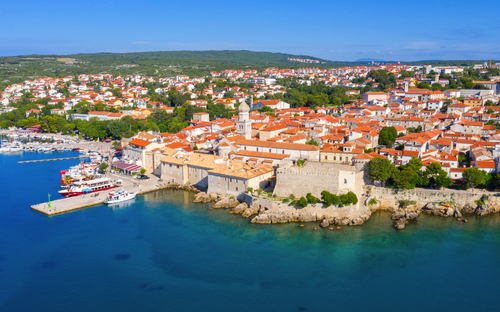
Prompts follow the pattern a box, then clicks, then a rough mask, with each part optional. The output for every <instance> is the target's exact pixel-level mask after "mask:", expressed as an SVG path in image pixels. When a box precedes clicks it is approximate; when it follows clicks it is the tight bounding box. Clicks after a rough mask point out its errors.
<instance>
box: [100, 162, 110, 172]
mask: <svg viewBox="0 0 500 312" xmlns="http://www.w3.org/2000/svg"><path fill="white" fill-rule="evenodd" d="M108 167H109V166H108V164H107V163H105V162H103V163H101V165H99V170H101V172H106V169H108Z"/></svg>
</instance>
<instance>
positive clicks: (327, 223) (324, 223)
mask: <svg viewBox="0 0 500 312" xmlns="http://www.w3.org/2000/svg"><path fill="white" fill-rule="evenodd" d="M319 226H321V227H323V228H326V227H329V226H330V222H329V221H328V220H327V219H323V221H321V222H320V224H319Z"/></svg>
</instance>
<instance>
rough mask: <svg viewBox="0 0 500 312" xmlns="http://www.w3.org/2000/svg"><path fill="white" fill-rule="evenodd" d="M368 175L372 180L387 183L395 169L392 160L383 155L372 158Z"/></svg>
mask: <svg viewBox="0 0 500 312" xmlns="http://www.w3.org/2000/svg"><path fill="white" fill-rule="evenodd" d="M367 171H368V176H369V177H370V180H372V181H380V182H381V183H382V184H385V181H387V179H389V178H390V177H391V175H392V173H393V171H394V166H393V165H392V163H391V161H390V160H389V159H387V158H383V157H375V158H372V159H371V160H370V162H369V163H368V167H367Z"/></svg>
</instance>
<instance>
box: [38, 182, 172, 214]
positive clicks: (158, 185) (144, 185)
mask: <svg viewBox="0 0 500 312" xmlns="http://www.w3.org/2000/svg"><path fill="white" fill-rule="evenodd" d="M148 176H149V177H150V178H149V179H147V180H139V179H134V178H131V177H128V176H121V175H118V174H107V175H106V177H108V178H110V179H113V180H118V179H121V180H123V182H122V185H121V186H119V187H117V188H116V190H120V189H121V188H122V187H123V189H124V190H126V191H129V192H137V195H140V194H145V193H149V192H153V191H157V190H161V189H164V188H168V184H167V183H165V182H159V181H158V177H155V176H153V175H148ZM134 184H136V186H134ZM137 184H138V185H137ZM112 191H114V190H113V189H111V190H106V191H101V192H95V193H90V194H86V195H83V196H74V197H68V198H62V199H57V200H51V201H50V207H49V203H48V202H45V203H40V204H36V205H33V206H31V209H32V210H35V211H37V212H40V213H42V214H44V215H47V216H54V215H58V214H62V213H66V212H70V211H75V210H79V209H83V208H88V207H92V206H97V205H101V204H102V203H103V201H104V199H106V196H107V194H108V193H109V192H112ZM96 194H97V196H96ZM56 196H61V195H59V194H58V195H56Z"/></svg>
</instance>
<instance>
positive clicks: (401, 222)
mask: <svg viewBox="0 0 500 312" xmlns="http://www.w3.org/2000/svg"><path fill="white" fill-rule="evenodd" d="M406 223H408V221H406V219H405V218H401V219H398V220H396V222H395V223H394V227H395V228H396V229H398V230H402V229H404V228H405V226H406Z"/></svg>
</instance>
